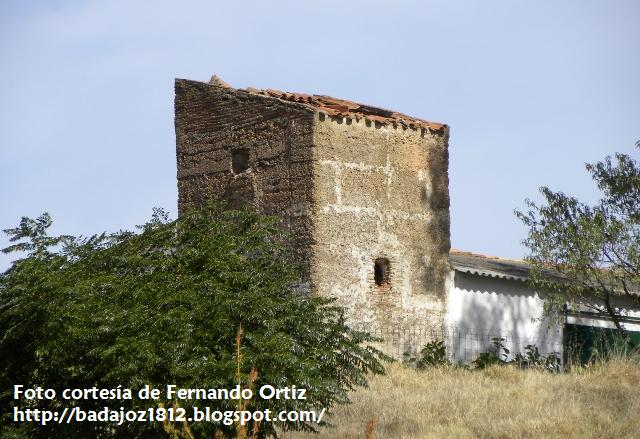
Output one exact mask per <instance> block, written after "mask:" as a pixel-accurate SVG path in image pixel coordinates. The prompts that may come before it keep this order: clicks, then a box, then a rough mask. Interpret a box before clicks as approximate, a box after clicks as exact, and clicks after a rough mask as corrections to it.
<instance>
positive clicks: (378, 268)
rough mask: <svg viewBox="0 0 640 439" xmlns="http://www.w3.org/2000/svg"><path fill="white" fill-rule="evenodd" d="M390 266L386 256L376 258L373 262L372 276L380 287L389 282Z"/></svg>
mask: <svg viewBox="0 0 640 439" xmlns="http://www.w3.org/2000/svg"><path fill="white" fill-rule="evenodd" d="M390 271H391V267H390V265H389V260H388V259H387V258H378V259H376V261H375V262H374V264H373V278H374V280H375V282H376V285H377V286H379V287H381V286H384V285H388V284H389V272H390Z"/></svg>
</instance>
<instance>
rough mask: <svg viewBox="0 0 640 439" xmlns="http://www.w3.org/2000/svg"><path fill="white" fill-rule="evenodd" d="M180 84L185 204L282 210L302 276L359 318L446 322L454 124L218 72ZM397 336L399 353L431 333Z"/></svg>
mask: <svg viewBox="0 0 640 439" xmlns="http://www.w3.org/2000/svg"><path fill="white" fill-rule="evenodd" d="M175 92H176V96H175V129H176V143H177V160H178V192H179V201H178V206H179V210H180V211H184V210H185V209H186V208H188V207H189V206H192V205H196V204H198V203H200V202H202V201H203V200H205V199H206V198H208V197H217V198H226V199H227V200H229V201H230V202H231V203H232V204H234V203H241V202H246V203H249V204H250V205H251V206H252V208H253V209H255V210H256V211H258V212H261V213H264V214H275V215H279V216H281V217H282V218H283V221H284V224H285V226H286V227H288V228H289V230H290V231H291V232H292V235H293V237H294V241H293V247H294V248H293V249H292V250H293V251H294V252H295V253H296V255H297V256H299V258H300V260H301V261H302V262H303V264H304V267H305V273H304V275H303V279H302V287H303V288H304V289H305V290H306V291H308V292H309V293H310V294H321V295H325V296H333V297H336V298H337V299H338V303H340V304H341V305H343V306H344V307H345V308H346V310H347V314H348V316H349V319H350V321H351V323H352V325H354V326H356V327H359V328H363V329H367V330H370V331H372V332H374V333H378V334H381V335H385V334H388V333H394V332H395V333H398V334H406V332H405V331H407V330H408V331H409V332H410V331H411V330H412V328H413V330H414V332H415V329H416V328H418V331H423V330H426V328H438V327H441V325H442V324H443V320H444V306H445V288H444V283H445V278H446V275H447V271H448V252H449V247H450V239H449V187H448V181H449V180H448V149H447V148H448V145H447V143H448V127H447V126H446V125H443V124H439V123H433V122H427V121H424V120H420V119H416V118H413V117H410V116H406V115H404V114H401V113H397V112H394V111H389V110H384V109H381V108H376V107H371V106H368V105H361V104H357V103H354V102H350V101H346V100H341V99H335V98H331V97H328V96H319V95H307V94H298V93H285V92H281V91H277V90H271V89H267V90H258V89H254V88H248V89H246V90H241V89H235V88H232V87H230V86H228V85H227V84H226V83H224V82H223V81H222V80H220V79H219V78H217V77H214V78H213V79H212V80H211V81H210V82H209V83H204V82H196V81H190V80H184V79H177V80H176V82H175ZM393 338H394V340H391V338H390V339H388V340H387V342H388V343H390V344H393V345H394V347H395V349H387V350H388V351H389V352H395V353H397V352H399V349H400V350H406V349H408V347H409V348H411V349H410V350H412V351H415V347H416V346H417V344H419V343H420V340H409V339H407V338H406V337H402V336H401V337H393ZM416 343H417V344H416ZM412 344H416V346H409V345H412ZM399 345H402V346H400V347H398V346H399Z"/></svg>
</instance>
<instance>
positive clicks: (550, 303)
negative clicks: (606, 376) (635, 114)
mask: <svg viewBox="0 0 640 439" xmlns="http://www.w3.org/2000/svg"><path fill="white" fill-rule="evenodd" d="M636 147H638V148H639V149H640V142H638V143H636ZM586 168H587V170H588V171H589V173H591V176H592V178H593V180H594V181H595V183H596V184H597V186H598V188H599V189H600V191H601V193H602V196H601V198H600V200H599V201H598V202H597V203H595V204H593V205H590V204H587V203H584V202H581V201H579V200H578V199H577V198H575V197H572V196H568V195H566V194H564V193H562V192H554V191H552V190H551V189H549V188H548V187H542V188H541V189H540V192H541V193H542V195H543V197H544V203H543V204H540V205H538V204H535V203H534V202H532V201H531V200H527V201H526V205H527V208H528V209H527V210H526V211H516V215H517V217H518V218H519V219H520V220H522V222H523V223H524V224H525V225H526V226H527V227H528V229H529V233H528V237H527V239H526V240H525V241H524V244H525V245H526V246H527V247H528V248H529V250H530V256H529V257H528V258H527V259H528V261H529V262H531V264H532V270H531V274H530V282H531V283H532V285H533V286H534V287H536V288H538V289H539V290H541V291H545V292H547V293H548V294H547V296H546V299H547V301H546V307H547V310H549V311H551V310H555V311H556V312H557V310H559V309H561V308H562V306H564V304H565V303H569V304H570V306H572V305H575V304H577V305H578V306H583V307H588V308H590V310H591V311H593V312H596V313H598V314H601V315H603V316H607V317H609V318H610V319H611V320H612V321H613V323H614V324H615V326H616V328H617V329H618V331H619V332H620V333H622V334H624V333H625V330H624V325H623V324H622V322H621V317H622V313H623V309H622V308H623V306H622V305H623V304H627V306H628V305H629V304H631V305H633V306H640V296H639V291H638V285H640V166H639V165H638V163H637V162H636V160H635V159H633V158H632V157H631V156H629V155H626V154H615V158H611V157H606V158H605V160H604V161H602V162H598V163H595V164H587V165H586Z"/></svg>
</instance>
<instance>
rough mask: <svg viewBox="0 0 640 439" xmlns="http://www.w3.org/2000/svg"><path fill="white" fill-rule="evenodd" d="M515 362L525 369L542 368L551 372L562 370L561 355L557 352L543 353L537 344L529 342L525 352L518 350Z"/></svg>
mask: <svg viewBox="0 0 640 439" xmlns="http://www.w3.org/2000/svg"><path fill="white" fill-rule="evenodd" d="M513 362H514V363H515V364H517V365H518V366H519V367H521V368H523V369H541V370H546V371H549V372H556V373H557V372H560V357H559V356H558V354H557V353H550V354H547V355H542V354H541V353H540V350H539V349H538V347H537V346H535V345H532V344H529V345H527V346H525V348H524V354H523V353H521V352H518V353H517V354H516V355H515V356H514V358H513Z"/></svg>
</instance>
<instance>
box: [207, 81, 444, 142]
mask: <svg viewBox="0 0 640 439" xmlns="http://www.w3.org/2000/svg"><path fill="white" fill-rule="evenodd" d="M209 83H210V84H213V85H216V86H218V87H225V88H231V87H230V86H229V85H228V84H227V83H226V82H224V81H223V80H222V79H220V78H219V77H217V76H214V77H213V78H212V79H211V81H210V82H209ZM243 91H245V92H247V93H250V94H255V95H261V96H271V97H274V98H278V99H282V100H284V101H290V102H297V103H300V104H303V105H306V106H309V107H312V108H314V109H317V110H319V111H322V112H324V113H326V114H328V115H329V116H336V117H348V118H351V119H355V120H360V119H365V120H369V121H372V122H376V123H380V124H382V125H389V124H392V125H394V126H397V125H400V126H404V127H407V128H413V129H417V128H424V129H428V130H430V131H435V132H441V133H444V132H446V131H448V129H449V127H448V126H447V125H445V124H442V123H438V122H429V121H426V120H422V119H418V118H416V117H411V116H408V115H406V114H402V113H398V112H397V111H392V110H386V109H384V108H378V107H373V106H370V105H364V104H359V103H357V102H352V101H348V100H345V99H337V98H334V97H331V96H326V95H309V94H306V93H289V92H284V91H280V90H275V89H272V88H268V89H266V90H261V89H257V88H254V87H248V88H246V89H244V90H243Z"/></svg>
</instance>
